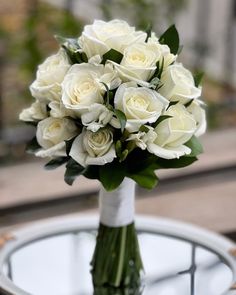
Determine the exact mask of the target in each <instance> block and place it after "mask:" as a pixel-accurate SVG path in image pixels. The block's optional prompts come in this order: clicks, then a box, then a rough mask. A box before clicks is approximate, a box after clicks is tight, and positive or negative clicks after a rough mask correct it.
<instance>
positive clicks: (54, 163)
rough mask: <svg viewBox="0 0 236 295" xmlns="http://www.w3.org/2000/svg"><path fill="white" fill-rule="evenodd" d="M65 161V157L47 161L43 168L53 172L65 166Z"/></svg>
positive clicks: (66, 159)
mask: <svg viewBox="0 0 236 295" xmlns="http://www.w3.org/2000/svg"><path fill="white" fill-rule="evenodd" d="M67 161H68V158H67V157H58V158H55V159H52V160H51V161H49V162H48V163H47V164H46V165H44V168H45V169H46V170H53V169H56V168H57V167H60V166H61V165H63V164H65V163H66V162H67Z"/></svg>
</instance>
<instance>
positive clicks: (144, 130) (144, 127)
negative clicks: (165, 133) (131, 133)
mask: <svg viewBox="0 0 236 295" xmlns="http://www.w3.org/2000/svg"><path fill="white" fill-rule="evenodd" d="M149 130H150V129H149V128H148V127H147V126H145V125H141V126H140V128H139V131H140V132H146V133H147V132H148V131H149Z"/></svg>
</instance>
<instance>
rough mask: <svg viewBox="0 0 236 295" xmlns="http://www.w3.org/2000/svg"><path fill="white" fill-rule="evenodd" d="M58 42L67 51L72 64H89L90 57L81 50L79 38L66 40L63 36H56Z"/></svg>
mask: <svg viewBox="0 0 236 295" xmlns="http://www.w3.org/2000/svg"><path fill="white" fill-rule="evenodd" d="M55 38H56V40H57V41H58V42H59V44H61V46H62V48H64V50H65V51H66V53H67V55H68V57H69V59H70V61H71V63H72V64H76V63H87V62H88V57H87V55H86V53H85V52H81V50H80V49H81V48H80V46H79V43H78V39H77V38H64V37H62V36H57V35H56V36H55Z"/></svg>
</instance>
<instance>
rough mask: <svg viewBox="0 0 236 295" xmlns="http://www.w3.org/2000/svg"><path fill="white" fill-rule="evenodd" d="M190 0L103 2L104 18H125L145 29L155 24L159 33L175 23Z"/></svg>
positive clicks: (113, 0) (104, 0)
mask: <svg viewBox="0 0 236 295" xmlns="http://www.w3.org/2000/svg"><path fill="white" fill-rule="evenodd" d="M187 2H188V0H165V1H162V0H102V3H101V9H102V11H103V15H104V18H105V19H106V20H111V19H113V18H122V19H123V18H125V19H127V20H129V21H132V22H133V24H134V25H135V26H136V27H138V28H140V29H145V28H146V27H147V26H148V25H149V24H150V22H151V23H153V26H154V27H155V30H156V32H157V33H160V31H162V28H163V27H166V26H167V25H168V24H170V23H173V22H174V18H175V16H176V15H177V14H178V13H179V12H180V10H181V9H182V8H184V7H185V5H186V4H187Z"/></svg>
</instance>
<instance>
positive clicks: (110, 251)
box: [91, 223, 143, 295]
mask: <svg viewBox="0 0 236 295" xmlns="http://www.w3.org/2000/svg"><path fill="white" fill-rule="evenodd" d="M91 265H92V271H91V272H92V278H93V284H94V286H95V291H94V295H124V294H126V295H138V294H140V293H139V288H140V283H141V280H140V272H141V270H142V269H143V264H142V260H141V257H140V251H139V245H138V239H137V233H136V230H135V225H134V223H131V224H129V225H127V226H120V227H108V226H106V225H103V224H101V223H100V225H99V229H98V236H97V243H96V247H95V251H94V255H93V259H92V262H91ZM103 287H104V288H103ZM111 287H113V288H112V289H111ZM125 288H127V289H125ZM140 295H141V294H140Z"/></svg>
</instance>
